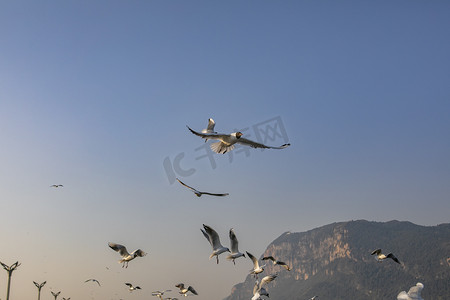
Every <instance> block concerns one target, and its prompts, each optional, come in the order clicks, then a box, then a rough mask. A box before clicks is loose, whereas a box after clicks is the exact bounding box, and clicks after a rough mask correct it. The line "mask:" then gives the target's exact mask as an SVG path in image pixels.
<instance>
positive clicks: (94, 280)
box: [85, 278, 101, 286]
mask: <svg viewBox="0 0 450 300" xmlns="http://www.w3.org/2000/svg"><path fill="white" fill-rule="evenodd" d="M88 281H93V282H97V284H98V286H101V284H100V282H98V280H97V279H93V278H92V279H88V280H86V281H85V282H88Z"/></svg>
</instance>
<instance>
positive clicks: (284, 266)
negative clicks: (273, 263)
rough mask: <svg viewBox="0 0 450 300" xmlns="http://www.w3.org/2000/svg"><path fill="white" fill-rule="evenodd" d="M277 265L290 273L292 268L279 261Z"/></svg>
mask: <svg viewBox="0 0 450 300" xmlns="http://www.w3.org/2000/svg"><path fill="white" fill-rule="evenodd" d="M277 265H280V266H282V267H283V268H285V269H286V270H288V271H290V270H291V268H290V267H289V266H288V265H287V263H285V262H282V261H277Z"/></svg>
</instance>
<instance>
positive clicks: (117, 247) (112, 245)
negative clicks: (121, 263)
mask: <svg viewBox="0 0 450 300" xmlns="http://www.w3.org/2000/svg"><path fill="white" fill-rule="evenodd" d="M108 246H109V247H110V248H111V249H113V250H114V251H117V252H119V254H120V256H122V257H126V256H129V255H130V253H128V251H127V248H126V247H125V246H123V245H120V244H115V243H108Z"/></svg>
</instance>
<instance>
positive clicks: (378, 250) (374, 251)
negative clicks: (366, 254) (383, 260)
mask: <svg viewBox="0 0 450 300" xmlns="http://www.w3.org/2000/svg"><path fill="white" fill-rule="evenodd" d="M380 253H381V249H377V250H373V252H372V253H371V254H370V255H374V254H376V255H379V254H380Z"/></svg>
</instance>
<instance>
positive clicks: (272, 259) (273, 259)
mask: <svg viewBox="0 0 450 300" xmlns="http://www.w3.org/2000/svg"><path fill="white" fill-rule="evenodd" d="M267 259H269V260H271V261H272V263H273V264H274V265H279V266H282V267H283V268H285V269H286V270H288V271H290V270H291V268H290V267H289V266H288V265H287V264H286V263H285V262H282V261H279V260H276V259H275V258H274V257H273V256H265V257H263V258H262V260H267Z"/></svg>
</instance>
